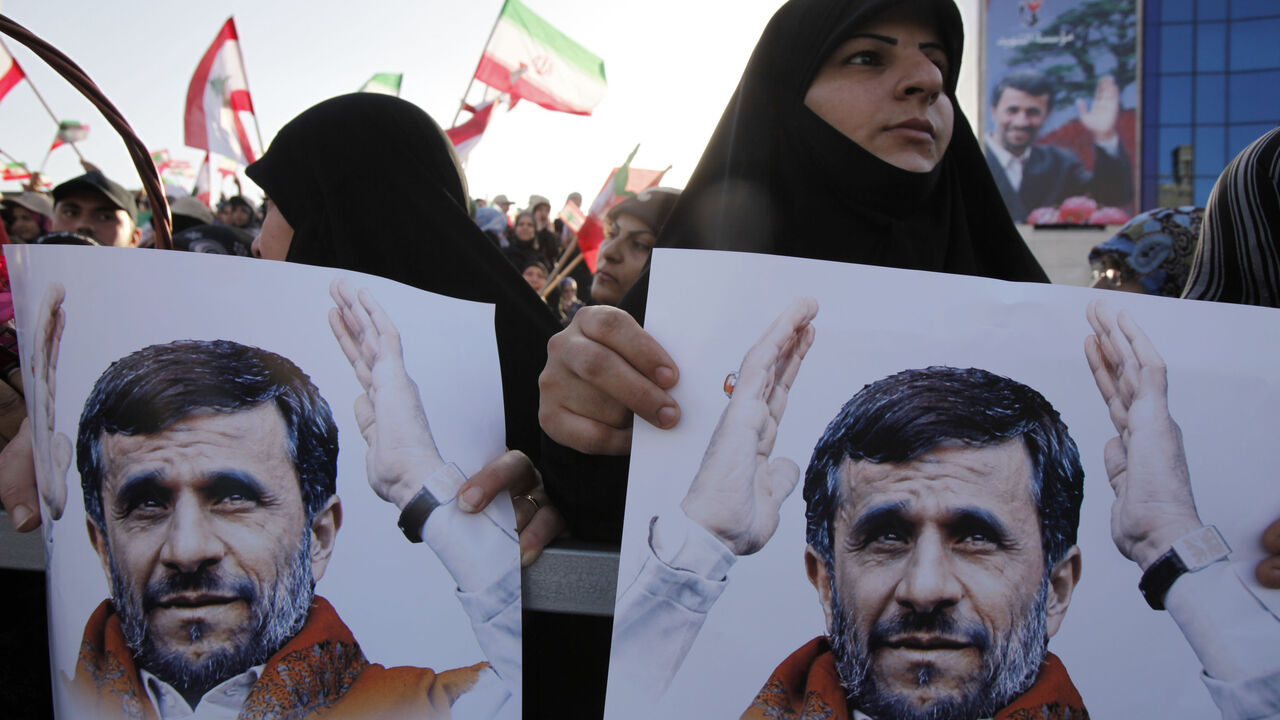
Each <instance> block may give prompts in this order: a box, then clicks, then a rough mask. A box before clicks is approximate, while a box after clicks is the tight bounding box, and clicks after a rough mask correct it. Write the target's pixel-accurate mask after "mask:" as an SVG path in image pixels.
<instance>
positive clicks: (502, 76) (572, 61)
mask: <svg viewBox="0 0 1280 720" xmlns="http://www.w3.org/2000/svg"><path fill="white" fill-rule="evenodd" d="M476 80H479V81H480V82H482V83H484V84H485V85H488V86H489V87H491V88H494V89H495V90H498V91H500V92H504V93H506V94H508V95H509V96H511V105H512V106H514V105H515V103H516V102H517V101H518V100H520V99H521V98H524V99H526V100H528V101H530V102H533V103H537V104H538V105H541V106H542V107H544V108H546V109H548V110H556V111H559V112H567V113H574V114H576V115H590V114H591V111H592V109H594V108H595V106H596V105H598V104H599V103H600V101H601V100H602V99H604V93H605V89H606V88H607V83H606V81H605V77H604V61H603V60H601V59H600V58H599V56H597V55H595V54H593V53H592V52H591V51H590V50H587V49H586V48H584V47H583V46H581V45H579V44H578V43H577V42H575V41H574V40H573V39H572V38H570V37H569V36H567V35H565V34H564V33H562V32H560V31H559V30H557V29H555V28H554V27H552V26H551V24H550V23H548V22H547V21H546V20H543V19H542V18H541V17H539V16H538V15H537V14H536V13H534V12H533V11H532V10H530V9H529V8H527V7H525V5H524V3H521V2H520V0H506V2H505V3H504V4H503V6H502V12H501V13H499V14H498V22H497V24H496V25H494V27H493V33H492V34H491V35H489V44H488V45H486V46H485V49H484V55H483V56H482V57H481V58H480V65H479V67H477V68H476Z"/></svg>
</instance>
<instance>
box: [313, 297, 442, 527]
mask: <svg viewBox="0 0 1280 720" xmlns="http://www.w3.org/2000/svg"><path fill="white" fill-rule="evenodd" d="M329 294H330V295H331V296H332V297H333V301H334V303H335V304H336V305H337V307H334V308H331V309H330V310H329V327H330V328H332V330H333V335H334V337H336V338H337V340H338V345H340V346H341V347H342V352H343V354H345V355H346V356H347V360H348V361H349V362H350V363H351V368H352V369H353V370H355V373H356V380H358V381H359V382H360V386H361V387H362V388H364V394H363V395H361V396H360V397H358V398H356V404H355V412H356V424H357V425H358V426H359V427H360V434H361V435H363V436H364V440H365V442H366V443H368V445H369V453H368V455H367V456H366V457H365V465H366V470H367V471H368V474H369V485H370V486H371V487H372V488H373V491H374V492H375V493H377V495H378V497H380V498H382V499H383V500H386V501H387V502H390V503H394V504H395V506H396V507H398V508H400V509H402V510H403V509H404V507H405V506H406V505H408V504H409V501H410V500H412V499H413V496H414V495H415V494H417V492H418V490H419V489H420V488H421V487H422V483H421V478H423V477H426V476H428V475H430V474H431V473H433V472H435V470H437V469H438V468H440V467H441V466H443V465H444V460H443V459H442V458H441V457H440V451H439V450H437V449H436V442H435V439H434V438H433V437H432V436H431V426H430V425H429V424H428V423H427V415H426V413H425V412H424V411H423V409H422V399H421V397H420V396H419V395H418V385H417V383H415V382H414V381H413V378H411V377H409V374H408V373H407V372H405V369H404V350H403V349H402V348H401V346H400V332H399V331H398V330H397V329H396V326H395V324H394V323H392V322H391V318H390V317H388V316H387V313H386V311H384V310H383V309H382V306H381V305H379V304H378V302H377V301H376V300H374V299H373V296H372V295H370V294H369V291H368V290H363V289H362V290H360V292H359V293H358V294H357V293H355V292H353V291H352V290H351V288H350V287H349V286H348V285H347V284H346V283H345V282H343V281H341V280H335V281H334V282H333V283H332V284H331V285H330V286H329Z"/></svg>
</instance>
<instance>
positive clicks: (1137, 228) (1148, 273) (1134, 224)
mask: <svg viewBox="0 0 1280 720" xmlns="http://www.w3.org/2000/svg"><path fill="white" fill-rule="evenodd" d="M1203 221H1204V210H1203V209H1201V208H1198V207H1177V208H1156V209H1155V210H1148V211H1147V212H1144V213H1139V214H1138V215H1135V216H1134V217H1133V219H1132V220H1130V221H1129V222H1127V223H1125V224H1124V226H1122V227H1121V228H1120V230H1119V231H1118V232H1117V233H1116V234H1115V235H1113V236H1112V237H1111V239H1110V240H1107V241H1106V242H1104V243H1101V244H1099V245H1098V246H1097V247H1095V248H1094V249H1093V250H1091V251H1090V252H1089V262H1090V263H1091V264H1092V263H1094V262H1096V261H1097V260H1099V259H1100V258H1102V257H1104V256H1108V255H1109V256H1111V257H1114V258H1115V259H1117V260H1119V261H1121V263H1122V267H1123V268H1124V270H1123V272H1124V274H1125V276H1127V277H1136V278H1138V279H1139V280H1141V281H1142V287H1143V288H1145V289H1146V291H1147V294H1148V295H1163V296H1164V297H1178V296H1180V295H1182V288H1183V287H1184V286H1186V284H1187V276H1188V275H1190V274H1191V259H1192V257H1193V256H1194V254H1195V250H1196V243H1197V242H1198V240H1199V238H1200V225H1201V223H1202V222H1203Z"/></svg>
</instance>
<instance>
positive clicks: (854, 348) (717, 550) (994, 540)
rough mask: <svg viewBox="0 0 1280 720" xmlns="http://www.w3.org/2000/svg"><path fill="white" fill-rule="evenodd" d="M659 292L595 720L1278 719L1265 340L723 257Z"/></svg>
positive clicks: (1276, 399) (1204, 323) (1262, 326)
mask: <svg viewBox="0 0 1280 720" xmlns="http://www.w3.org/2000/svg"><path fill="white" fill-rule="evenodd" d="M652 278H653V280H652V283H653V284H652V286H651V288H650V306H649V309H648V314H647V318H646V320H647V322H646V329H647V330H648V331H649V332H650V333H652V334H653V336H654V337H655V339H656V340H657V341H658V342H659V343H661V344H662V345H663V347H665V348H666V349H667V351H668V352H669V354H670V355H671V357H672V358H673V359H674V360H675V362H676V364H677V365H678V367H679V372H680V377H679V382H678V384H677V385H676V387H675V389H674V390H673V391H672V393H673V397H674V398H675V399H676V401H677V402H678V403H679V404H680V408H681V420H680V423H679V425H678V426H677V427H676V428H675V429H674V430H672V431H661V430H657V429H655V428H653V427H650V426H648V425H645V424H642V423H637V427H636V433H635V442H634V449H633V455H632V466H631V473H630V478H629V484H628V504H627V515H626V524H625V528H624V535H623V547H622V557H621V563H620V564H621V570H620V577H619V583H618V602H617V608H616V611H615V617H614V644H613V656H612V660H611V664H610V682H609V700H608V705H607V710H606V717H608V718H626V717H640V716H648V715H652V714H654V713H655V712H656V713H657V714H660V715H662V716H668V717H739V716H742V717H751V718H755V717H854V718H863V717H873V718H881V717H894V718H925V717H929V718H939V717H945V718H993V717H994V718H1022V717H1036V718H1041V717H1051V718H1082V717H1168V718H1188V719H1190V718H1204V717H1216V716H1219V715H1221V716H1223V717H1230V718H1237V717H1255V716H1266V715H1267V714H1268V712H1272V713H1273V712H1275V710H1274V708H1276V707H1277V703H1278V702H1280V692H1278V691H1277V688H1278V687H1280V685H1278V683H1277V678H1278V677H1280V656H1277V655H1276V653H1275V648H1276V647H1277V643H1280V618H1278V617H1277V614H1276V612H1277V608H1280V597H1278V596H1280V591H1276V590H1268V589H1264V588H1262V587H1261V586H1260V585H1259V584H1258V582H1257V580H1256V578H1255V576H1254V568H1255V567H1256V566H1257V564H1258V562H1259V561H1260V560H1262V559H1263V558H1264V557H1265V554H1264V551H1263V549H1262V545H1261V537H1262V534H1263V531H1264V529H1265V528H1267V527H1268V526H1269V525H1270V524H1272V523H1273V522H1275V521H1277V520H1278V519H1280V494H1277V493H1276V492H1275V490H1274V483H1273V482H1272V479H1273V478H1274V468H1275V467H1276V466H1277V463H1280V446H1277V444H1276V443H1275V442H1274V438H1273V435H1274V428H1275V426H1276V419H1277V414H1278V413H1280V410H1277V408H1280V369H1278V368H1277V366H1276V364H1275V362H1274V358H1275V357H1276V355H1277V351H1278V350H1280V347H1278V346H1277V344H1278V343H1280V314H1277V312H1276V311H1274V310H1270V309H1263V308H1253V307H1240V306H1228V305H1215V304H1211V303H1198V302H1189V301H1172V300H1163V299H1160V298H1148V297H1144V296H1137V295H1130V294H1125V293H1117V292H1110V291H1095V290H1085V289H1078V288H1064V287H1052V286H1041V285H1024V284H1013V283H1007V282H999V281H990V280H983V279H978V278H968V277H957V276H949V275H939V274H929V273H914V272H905V271H898V270H888V269H881V268H870V267H858V266H851V265H843V264H833V263H822V262H815V261H805V260H798V259H792V258H778V257H766V256H760V255H739V254H732V253H725V252H716V253H707V252H696V251H659V252H657V253H655V256H654V259H653V270H652ZM708 278H723V279H724V281H723V282H712V281H708ZM691 288H692V290H691ZM690 308H696V309H697V310H696V311H691V310H690ZM1140 585H1141V587H1140ZM1268 708H1271V710H1268ZM1086 713H1087V714H1086Z"/></svg>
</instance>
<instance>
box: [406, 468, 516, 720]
mask: <svg viewBox="0 0 1280 720" xmlns="http://www.w3.org/2000/svg"><path fill="white" fill-rule="evenodd" d="M430 489H431V491H432V494H433V495H435V497H436V498H437V499H439V498H442V497H445V498H448V499H449V501H448V502H446V503H442V504H441V505H439V506H438V507H436V509H435V510H433V511H432V512H431V514H430V515H429V516H427V522H426V524H425V525H424V526H423V528H422V538H423V540H424V541H425V542H426V543H427V545H428V546H429V547H430V548H431V550H432V551H433V552H435V554H436V556H437V557H438V558H440V562H441V563H443V564H444V566H445V569H446V570H448V571H449V574H450V575H451V576H452V577H453V580H454V582H456V583H457V585H458V590H457V595H458V601H459V602H460V603H462V609H463V610H464V611H465V612H466V613H467V617H468V618H470V620H471V628H472V630H473V631H474V632H475V634H476V642H477V643H478V644H479V645H480V650H481V651H482V652H483V653H484V656H485V660H487V661H488V662H489V664H490V665H491V666H492V667H493V670H494V672H496V673H497V676H496V678H493V677H488V673H486V674H485V675H482V676H481V682H479V683H477V684H476V686H475V687H474V688H472V689H471V691H469V692H467V693H466V694H465V695H463V696H462V697H461V698H459V700H458V702H457V703H455V704H454V715H455V716H456V717H486V718H487V717H502V718H507V717H511V718H519V717H520V699H521V682H522V678H521V649H520V648H521V644H520V640H521V625H520V543H519V541H518V540H517V537H516V533H515V529H514V527H512V528H507V527H505V521H504V518H503V516H502V514H501V513H498V512H492V513H491V512H489V511H490V510H491V509H494V504H493V503H491V504H490V505H489V507H488V508H486V509H485V511H484V512H481V513H468V512H464V511H463V510H462V509H460V508H459V507H458V504H457V502H456V496H457V491H458V489H457V488H456V487H454V488H452V489H448V488H430ZM446 493H447V494H446ZM499 501H501V499H500V498H499V499H495V501H494V502H495V503H496V502H499ZM511 522H512V524H513V525H514V516H512V518H511Z"/></svg>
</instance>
